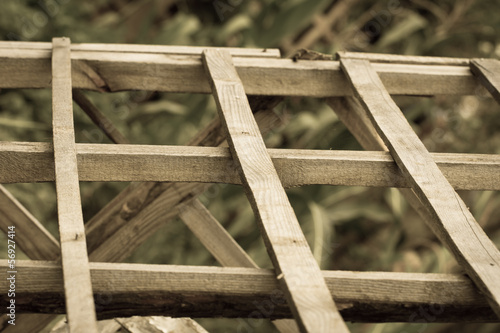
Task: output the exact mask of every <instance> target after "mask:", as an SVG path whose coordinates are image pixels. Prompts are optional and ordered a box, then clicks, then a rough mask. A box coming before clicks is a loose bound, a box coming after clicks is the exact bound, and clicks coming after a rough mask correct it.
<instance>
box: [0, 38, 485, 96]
mask: <svg viewBox="0 0 500 333" xmlns="http://www.w3.org/2000/svg"><path fill="white" fill-rule="evenodd" d="M11 43H13V42H6V43H0V76H1V77H2V80H1V82H0V88H48V87H50V78H51V76H50V56H51V52H50V50H46V49H44V48H43V47H42V48H38V49H37V48H23V47H22V46H21V45H20V44H11ZM35 44H37V43H35ZM12 45H14V46H12ZM108 45H109V44H104V45H102V46H101V47H100V49H99V50H96V48H97V47H98V46H96V45H93V46H91V47H85V45H80V46H79V47H78V48H76V49H72V52H71V57H72V70H73V73H72V80H73V88H81V89H89V90H97V91H121V90H135V89H142V90H156V91H170V92H190V93H210V92H211V90H210V85H209V83H208V80H207V77H206V75H205V72H204V70H203V66H202V62H201V56H200V55H199V54H198V53H197V52H198V51H197V52H196V54H169V53H166V52H156V51H155V52H151V51H148V50H147V49H146V50H144V51H141V50H140V47H134V48H131V49H130V51H128V52H117V51H116V50H117V47H116V46H108ZM123 48H124V46H121V47H120V48H118V49H123ZM234 64H235V67H236V69H237V71H238V74H239V76H240V78H241V80H242V82H243V85H244V87H245V92H246V93H247V94H249V95H279V96H310V97H334V96H346V95H349V96H350V95H352V90H351V88H350V87H349V84H348V81H347V79H346V77H345V75H344V74H343V73H342V71H341V70H340V66H339V62H337V61H298V62H294V61H292V60H290V59H273V58H260V57H259V58H257V57H236V58H235V59H234ZM373 66H374V68H375V70H376V71H377V73H378V74H379V75H380V78H381V79H382V82H383V83H384V85H385V86H386V87H387V89H388V91H389V93H391V94H405V95H450V94H451V95H471V94H477V93H478V92H480V91H482V93H484V94H487V93H486V91H485V89H484V88H482V86H481V85H480V84H479V83H478V82H477V81H476V79H475V78H474V77H473V75H472V74H471V72H470V70H469V68H468V67H465V66H449V65H436V66H434V65H422V64H400V63H376V64H373Z"/></svg>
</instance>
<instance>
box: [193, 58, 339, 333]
mask: <svg viewBox="0 0 500 333" xmlns="http://www.w3.org/2000/svg"><path fill="white" fill-rule="evenodd" d="M202 58H203V63H204V65H205V68H206V71H207V73H208V76H209V79H210V84H211V85H212V90H213V93H214V97H215V100H216V104H217V109H218V111H219V116H220V118H221V121H222V123H223V124H224V128H225V129H226V130H227V133H228V137H227V139H228V143H229V147H230V149H231V153H232V156H233V159H234V161H235V162H236V164H237V168H238V171H239V172H240V175H241V178H242V182H243V183H244V186H245V189H246V191H247V195H248V198H249V200H250V203H251V205H252V207H253V210H254V213H255V215H256V217H257V220H258V221H259V222H260V226H261V230H262V234H263V236H264V240H265V243H266V247H267V249H268V252H269V254H270V256H271V260H272V261H273V264H274V266H275V269H276V274H277V278H278V280H279V281H280V283H281V284H282V286H283V287H284V289H285V290H286V294H287V298H288V302H289V305H290V307H291V309H292V312H293V313H294V316H295V319H296V320H297V324H298V326H299V328H300V330H301V331H303V332H330V331H335V332H347V331H348V329H347V326H346V325H345V323H344V321H343V320H342V317H341V316H340V314H339V312H338V310H337V308H336V306H335V303H334V302H333V300H332V298H331V296H330V295H329V293H328V289H327V287H326V284H325V281H324V279H323V277H322V276H321V274H320V270H319V267H318V264H317V263H316V261H315V259H314V257H313V255H312V253H311V251H310V248H309V245H308V243H307V241H306V239H305V237H304V235H303V233H302V230H301V229H300V225H299V223H298V221H297V218H296V217H295V214H294V212H293V209H292V207H291V205H290V203H289V202H288V198H287V196H286V193H285V191H284V189H283V186H282V185H281V182H280V180H279V178H278V175H277V173H276V170H275V169H274V166H273V164H272V161H271V158H270V157H269V154H268V153H267V150H266V147H265V145H264V141H263V139H262V136H261V135H260V131H259V128H258V126H257V124H256V122H255V119H254V117H253V114H252V110H251V108H250V105H249V104H248V100H247V97H246V94H245V90H244V88H243V84H242V83H241V80H240V79H239V76H238V74H237V72H236V69H235V68H234V65H233V61H232V58H231V55H230V53H228V52H225V51H222V50H206V51H204V52H203V57H202Z"/></svg>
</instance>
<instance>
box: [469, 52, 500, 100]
mask: <svg viewBox="0 0 500 333" xmlns="http://www.w3.org/2000/svg"><path fill="white" fill-rule="evenodd" d="M470 69H471V71H472V73H474V75H476V76H477V77H478V78H479V81H480V82H481V83H482V84H483V86H484V87H486V89H488V91H489V92H490V94H491V95H492V96H493V98H495V100H496V101H497V102H498V103H500V60H498V59H473V60H472V61H471V63H470Z"/></svg>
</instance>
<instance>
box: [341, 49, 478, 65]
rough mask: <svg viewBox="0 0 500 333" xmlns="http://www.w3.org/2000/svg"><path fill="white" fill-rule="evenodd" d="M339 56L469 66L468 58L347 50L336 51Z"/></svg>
mask: <svg viewBox="0 0 500 333" xmlns="http://www.w3.org/2000/svg"><path fill="white" fill-rule="evenodd" d="M340 58H349V59H362V60H369V61H370V62H371V63H377V62H385V63H391V64H411V65H444V66H469V63H470V59H468V58H452V57H429V56H413V55H401V54H383V53H367V52H348V51H339V52H337V59H340Z"/></svg>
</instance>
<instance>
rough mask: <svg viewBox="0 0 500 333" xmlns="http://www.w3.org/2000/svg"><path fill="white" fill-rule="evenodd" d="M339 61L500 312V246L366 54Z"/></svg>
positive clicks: (445, 237) (439, 230) (436, 225)
mask: <svg viewBox="0 0 500 333" xmlns="http://www.w3.org/2000/svg"><path fill="white" fill-rule="evenodd" d="M340 63H341V66H342V68H343V70H344V72H345V74H346V76H347V77H348V79H349V81H350V82H351V85H352V88H353V90H354V94H355V96H357V98H358V99H359V101H360V102H361V104H362V106H363V108H364V109H365V110H366V112H367V114H368V117H369V118H370V119H371V121H372V123H373V125H374V127H375V128H376V130H377V132H378V133H379V135H380V136H381V138H382V139H383V140H384V143H385V145H386V146H387V147H388V148H389V151H390V152H391V154H392V155H393V157H394V160H395V161H396V163H397V164H398V166H399V167H400V169H401V171H402V172H403V175H404V176H405V177H407V179H408V180H409V181H410V182H411V184H412V189H413V191H414V192H415V194H416V195H417V196H418V198H419V199H420V201H421V202H422V203H423V204H424V205H425V206H426V207H427V209H428V210H429V212H430V214H431V216H432V221H433V223H432V225H433V230H434V232H435V233H436V235H437V236H438V237H439V239H440V240H441V241H442V242H443V243H444V244H446V245H447V246H448V247H449V248H450V250H451V252H452V253H453V254H454V256H455V258H456V259H457V261H458V262H459V263H460V264H461V265H462V266H463V267H464V269H465V271H466V272H467V274H468V275H469V277H470V278H471V279H472V280H473V281H474V282H475V284H476V285H477V286H478V288H479V289H480V290H481V291H482V292H483V293H484V294H485V295H486V297H487V299H488V302H489V304H490V305H491V307H492V309H493V311H495V313H496V314H497V315H498V316H500V284H498V277H499V276H500V252H499V251H498V249H497V247H496V246H495V244H494V243H493V242H492V241H491V240H490V239H489V238H488V236H487V235H486V233H485V232H484V230H483V229H482V228H481V226H479V224H478V223H477V222H476V220H475V219H474V217H473V216H472V214H471V213H470V211H469V209H468V208H467V206H466V205H465V203H464V202H463V201H462V199H461V198H460V196H459V195H458V194H457V193H456V192H455V191H454V190H453V188H452V187H451V185H450V184H449V183H448V181H447V180H446V178H445V177H444V176H443V174H442V173H441V171H440V170H439V168H438V167H437V165H436V163H435V162H434V160H433V158H432V156H431V155H430V153H429V152H428V151H427V149H426V148H425V146H424V145H423V143H422V142H421V141H420V139H419V138H418V137H417V135H416V134H415V132H413V130H412V128H411V126H410V125H409V124H408V122H407V120H406V119H405V117H404V115H403V113H402V112H401V110H399V108H398V107H397V105H396V103H394V101H393V100H392V98H391V96H390V95H389V93H388V92H387V90H386V89H385V87H384V85H383V84H382V81H381V80H380V78H379V77H378V75H377V73H376V72H375V70H374V69H373V68H372V66H371V64H370V62H369V61H367V60H358V59H343V58H341V60H340Z"/></svg>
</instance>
